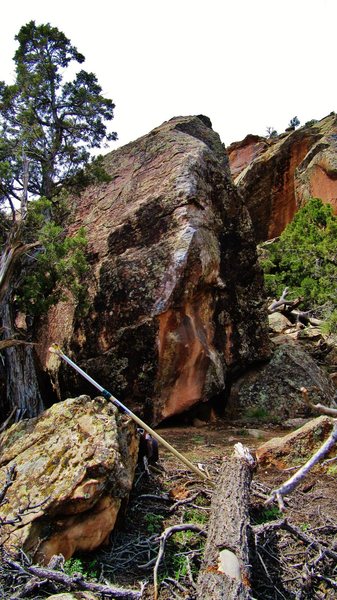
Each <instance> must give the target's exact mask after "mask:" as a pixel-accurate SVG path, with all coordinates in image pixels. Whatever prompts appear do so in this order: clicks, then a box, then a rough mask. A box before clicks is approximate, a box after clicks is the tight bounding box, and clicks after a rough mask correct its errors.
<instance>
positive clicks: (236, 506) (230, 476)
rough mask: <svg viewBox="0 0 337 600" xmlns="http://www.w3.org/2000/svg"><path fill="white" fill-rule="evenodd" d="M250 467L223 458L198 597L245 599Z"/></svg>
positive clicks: (247, 595)
mask: <svg viewBox="0 0 337 600" xmlns="http://www.w3.org/2000/svg"><path fill="white" fill-rule="evenodd" d="M251 478H252V466H251V465H250V464H248V463H247V462H246V461H245V460H244V459H242V458H239V457H237V456H235V455H234V456H232V457H231V458H230V459H226V460H225V462H224V465H223V468H222V471H221V473H220V477H219V480H218V484H217V487H216V489H215V492H214V496H213V500H212V506H211V516H210V523H209V531H208V536H207V542H206V548H205V555H204V559H203V563H202V565H201V569H200V573H199V578H198V594H197V600H206V599H207V598H212V600H248V599H249V598H251V590H250V569H249V565H250V560H249V549H248V534H249V514H248V505H249V489H250V483H251Z"/></svg>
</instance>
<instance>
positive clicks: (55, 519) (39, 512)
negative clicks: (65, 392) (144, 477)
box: [0, 396, 138, 563]
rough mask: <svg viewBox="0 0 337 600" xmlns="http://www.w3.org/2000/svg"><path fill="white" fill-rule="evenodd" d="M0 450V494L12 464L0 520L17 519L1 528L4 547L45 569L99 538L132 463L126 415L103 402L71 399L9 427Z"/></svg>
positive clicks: (109, 525)
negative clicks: (19, 551) (22, 552)
mask: <svg viewBox="0 0 337 600" xmlns="http://www.w3.org/2000/svg"><path fill="white" fill-rule="evenodd" d="M0 447H1V453H0V488H1V486H2V485H3V483H4V481H5V479H6V473H7V469H8V468H10V467H12V466H13V465H15V466H16V469H15V470H16V477H15V479H14V482H13V484H12V485H11V486H10V488H9V489H8V491H7V495H6V500H7V502H6V503H4V504H3V505H2V506H1V507H0V516H1V517H5V518H6V519H13V518H15V517H17V515H21V516H20V519H18V520H17V522H16V523H14V525H9V526H5V527H3V528H2V530H1V535H2V536H3V539H4V540H5V544H6V546H7V547H8V548H11V549H15V548H17V547H19V548H20V547H22V548H23V549H24V550H25V551H26V552H29V553H30V554H31V556H32V557H33V558H35V559H36V560H38V561H40V562H44V563H48V561H49V559H50V558H51V556H53V555H54V554H59V553H61V554H63V556H64V557H65V558H66V559H68V558H70V557H71V556H72V554H73V553H74V552H75V551H77V550H82V551H89V550H93V549H95V548H96V547H98V546H100V545H101V544H102V543H104V542H105V541H106V540H107V538H108V536H109V534H110V532H111V530H112V529H113V527H114V524H115V521H116V518H117V514H118V510H119V508H120V505H121V502H122V500H125V499H127V498H128V495H129V492H130V490H131V486H132V482H133V476H134V470H135V466H136V462H137V452H138V440H137V436H136V433H135V427H134V424H133V422H132V421H131V420H130V419H129V418H128V417H125V416H122V415H120V414H119V413H118V412H117V410H116V409H115V408H114V407H113V405H112V404H111V403H108V402H107V401H106V400H104V399H103V398H95V399H94V400H91V398H89V397H88V396H80V397H78V398H71V399H68V400H65V401H64V402H60V403H58V404H55V405H54V406H52V407H51V408H50V409H49V410H47V411H45V412H44V413H43V414H42V415H40V416H39V417H36V418H34V419H28V420H25V421H21V422H20V423H17V424H15V425H13V426H12V427H11V428H10V429H8V430H7V431H5V432H4V433H3V434H2V436H1V440H0ZM29 507H31V508H30V509H29ZM33 507H35V508H33ZM27 508H28V509H29V510H26V509H27Z"/></svg>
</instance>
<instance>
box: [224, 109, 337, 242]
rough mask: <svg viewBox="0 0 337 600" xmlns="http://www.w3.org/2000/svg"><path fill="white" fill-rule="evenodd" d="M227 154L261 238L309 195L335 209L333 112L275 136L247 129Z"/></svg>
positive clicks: (279, 227)
mask: <svg viewBox="0 0 337 600" xmlns="http://www.w3.org/2000/svg"><path fill="white" fill-rule="evenodd" d="M228 156H229V161H230V167H231V171H232V174H233V178H234V181H235V183H236V185H237V186H238V189H239V190H240V192H241V194H242V196H243V198H244V201H245V204H246V206H247V208H248V210H249V212H250V215H251V218H252V221H253V225H254V230H255V234H256V237H257V240H258V241H263V240H267V239H270V238H273V237H275V236H278V235H279V234H280V233H281V232H282V231H283V229H284V228H285V226H286V225H287V224H288V223H289V222H290V221H291V219H292V217H293V216H294V214H295V212H296V210H297V208H298V207H299V206H301V205H302V204H303V203H304V202H305V201H306V200H307V199H308V198H309V197H311V196H314V197H319V198H321V199H322V200H323V201H324V202H329V203H330V204H332V206H333V207H334V209H335V210H336V212H337V117H336V115H335V114H334V113H331V115H329V116H327V117H325V118H324V119H322V120H321V121H317V122H312V123H311V124H310V123H309V124H307V125H305V126H304V127H301V128H300V129H298V130H296V131H290V132H286V133H284V134H282V135H280V136H278V137H276V138H270V139H266V138H262V137H259V136H251V135H249V136H247V137H246V138H245V139H244V140H243V141H241V142H235V143H234V144H231V146H229V148H228Z"/></svg>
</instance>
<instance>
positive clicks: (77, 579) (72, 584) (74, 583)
mask: <svg viewBox="0 0 337 600" xmlns="http://www.w3.org/2000/svg"><path fill="white" fill-rule="evenodd" d="M6 562H7V563H8V565H9V566H10V567H12V568H13V569H15V570H16V571H18V572H19V573H22V574H25V575H33V576H34V577H38V578H39V579H46V580H48V581H53V582H55V583H61V584H62V585H64V586H66V587H68V588H69V589H77V590H78V589H81V590H88V591H90V592H97V593H98V594H102V595H104V596H108V597H111V598H124V599H125V600H138V599H139V598H141V597H142V590H140V591H137V590H130V589H123V588H117V587H113V586H111V585H103V584H101V583H94V582H92V581H86V580H85V579H84V577H83V575H82V574H81V573H75V575H72V576H70V575H66V573H63V572H62V571H54V570H53V569H48V568H45V567H38V566H36V565H27V566H24V567H23V566H22V565H21V564H20V563H18V562H16V561H14V560H11V559H10V558H7V559H6ZM17 597H19V596H17ZM15 598H16V597H15V596H13V597H12V599H11V600H15Z"/></svg>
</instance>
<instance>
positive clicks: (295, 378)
mask: <svg viewBox="0 0 337 600" xmlns="http://www.w3.org/2000/svg"><path fill="white" fill-rule="evenodd" d="M302 387H305V388H306V389H308V391H309V396H310V401H311V402H313V403H314V404H316V403H321V404H326V405H330V404H332V402H333V397H334V394H335V390H334V386H333V384H332V382H331V381H330V380H329V378H328V377H327V375H326V374H325V372H324V371H323V370H322V369H321V368H320V367H319V366H318V365H317V364H316V362H315V361H314V359H313V358H312V357H311V356H310V354H309V352H306V351H305V350H303V349H302V348H301V347H300V346H299V345H294V344H288V343H287V344H281V345H280V346H278V347H276V349H275V350H274V353H273V356H272V358H271V360H270V362H269V363H268V364H266V365H263V366H261V367H260V368H256V369H254V370H251V371H248V372H247V373H245V374H244V375H243V376H242V377H240V378H239V379H238V380H237V381H236V382H235V383H234V385H233V386H232V389H231V393H230V397H229V400H228V403H227V407H226V413H227V415H228V416H230V417H231V418H237V417H240V418H250V419H252V420H256V421H258V420H259V419H262V420H263V421H267V422H276V423H283V422H284V421H285V420H286V419H294V418H300V417H308V416H310V415H312V414H313V413H312V409H311V408H310V407H309V406H308V405H307V404H306V402H305V399H304V397H303V394H302V392H301V388H302Z"/></svg>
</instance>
